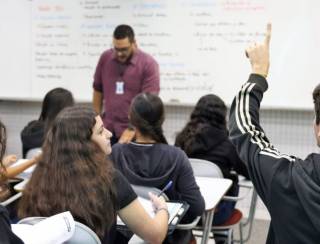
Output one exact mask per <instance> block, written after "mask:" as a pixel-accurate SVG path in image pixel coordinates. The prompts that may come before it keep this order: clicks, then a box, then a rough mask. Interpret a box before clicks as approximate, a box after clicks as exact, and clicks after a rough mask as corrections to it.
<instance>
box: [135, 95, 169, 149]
mask: <svg viewBox="0 0 320 244" xmlns="http://www.w3.org/2000/svg"><path fill="white" fill-rule="evenodd" d="M129 117H130V123H131V124H132V125H133V126H134V127H136V128H137V129H138V130H139V131H140V132H141V133H142V134H143V135H146V136H149V137H151V138H152V139H153V140H155V141H156V142H157V143H164V144H168V142H167V140H166V138H165V136H164V135H163V130H162V124H163V121H164V106H163V103H162V101H161V99H160V97H158V96H157V95H154V94H151V93H141V94H139V95H137V96H136V97H135V98H134V99H133V101H132V103H131V106H130V116H129Z"/></svg>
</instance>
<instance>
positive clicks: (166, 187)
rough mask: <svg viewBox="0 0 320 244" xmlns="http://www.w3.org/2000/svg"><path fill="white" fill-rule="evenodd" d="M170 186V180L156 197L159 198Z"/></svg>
mask: <svg viewBox="0 0 320 244" xmlns="http://www.w3.org/2000/svg"><path fill="white" fill-rule="evenodd" d="M171 186H172V180H170V181H169V182H168V184H167V185H166V186H165V187H164V188H163V189H162V190H161V192H160V193H159V194H158V197H160V196H161V195H162V194H163V193H164V192H165V191H166V190H168V189H169V188H170V187H171Z"/></svg>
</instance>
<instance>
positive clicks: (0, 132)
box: [0, 121, 37, 202]
mask: <svg viewBox="0 0 320 244" xmlns="http://www.w3.org/2000/svg"><path fill="white" fill-rule="evenodd" d="M6 145H7V132H6V128H5V126H4V124H3V123H2V122H1V121H0V202H2V201H4V200H6V199H8V198H9V197H10V196H11V195H12V192H11V188H10V185H9V184H8V183H7V180H8V179H9V178H14V177H15V176H17V175H18V174H20V173H22V172H23V171H24V170H26V169H27V168H29V167H30V166H32V165H34V164H35V163H36V162H37V158H33V159H30V160H27V161H26V162H24V163H22V164H20V165H17V166H11V167H9V166H10V165H11V164H12V162H11V160H14V159H16V157H15V156H13V155H9V156H7V157H4V154H5V151H6ZM14 161H15V160H14Z"/></svg>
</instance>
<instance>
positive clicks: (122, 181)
mask: <svg viewBox="0 0 320 244" xmlns="http://www.w3.org/2000/svg"><path fill="white" fill-rule="evenodd" d="M114 184H115V186H116V190H117V203H118V210H121V209H122V208H124V207H126V206H127V205H129V204H130V203H131V202H132V201H133V200H135V199H136V198H137V194H136V193H135V192H134V191H133V189H132V187H131V185H130V183H129V182H128V180H127V179H126V178H125V177H124V176H123V175H122V174H121V173H120V172H119V171H118V170H115V176H114ZM116 236H117V231H116V223H115V224H114V225H113V226H112V227H111V229H110V230H109V231H108V232H107V233H106V234H105V237H104V238H103V241H102V243H105V244H107V243H108V244H112V243H116V239H117V238H116Z"/></svg>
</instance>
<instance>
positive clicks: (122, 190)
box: [114, 170, 137, 210]
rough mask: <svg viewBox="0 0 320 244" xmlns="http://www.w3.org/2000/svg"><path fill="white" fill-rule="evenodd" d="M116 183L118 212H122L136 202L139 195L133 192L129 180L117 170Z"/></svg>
mask: <svg viewBox="0 0 320 244" xmlns="http://www.w3.org/2000/svg"><path fill="white" fill-rule="evenodd" d="M114 183H115V186H116V191H117V201H118V210H120V209H122V208H124V207H126V206H127V205H129V204H130V203H131V202H132V201H133V200H135V199H136V198H137V194H136V193H135V192H134V191H133V189H132V187H131V185H130V183H129V182H128V180H127V179H126V178H125V177H124V176H123V174H121V173H120V171H118V170H115V178H114Z"/></svg>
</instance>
